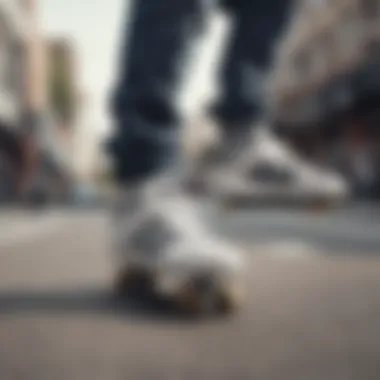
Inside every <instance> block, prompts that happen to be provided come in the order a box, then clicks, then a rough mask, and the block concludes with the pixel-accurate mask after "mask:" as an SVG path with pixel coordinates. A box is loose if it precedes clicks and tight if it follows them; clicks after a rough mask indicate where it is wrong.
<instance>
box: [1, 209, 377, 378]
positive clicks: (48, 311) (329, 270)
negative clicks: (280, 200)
mask: <svg viewBox="0 0 380 380" xmlns="http://www.w3.org/2000/svg"><path fill="white" fill-rule="evenodd" d="M354 215H356V218H355V219H350V218H347V215H345V216H344V217H343V216H342V215H335V216H329V217H311V216H310V215H309V216H304V215H300V214H287V213H277V214H276V213H274V212H273V213H265V212H263V211H262V212H261V214H260V213H255V214H254V215H253V214H252V213H243V214H240V215H230V216H229V215H224V214H223V216H221V215H219V216H216V215H213V216H211V219H213V220H214V221H215V225H216V228H217V229H219V230H222V231H225V232H228V233H229V234H230V235H231V237H232V238H234V239H235V240H236V241H237V242H238V243H239V244H241V245H244V246H245V247H247V248H248V249H249V253H248V254H247V257H246V258H247V267H248V269H249V276H248V278H247V285H248V289H249V296H248V298H247V302H246V304H245V306H244V308H243V310H242V311H241V313H239V314H238V315H236V316H235V317H233V318H229V319H226V320H223V319H220V320H208V321H189V320H186V319H183V318H180V317H179V316H177V315H175V313H173V312H171V311H170V310H167V309H165V308H155V307H153V306H152V305H143V304H136V303H132V302H130V301H123V300H120V299H118V298H116V297H115V296H114V295H113V294H112V291H111V286H110V284H111V281H112V273H113V268H112V261H111V260H110V258H111V254H110V251H109V234H108V228H107V227H108V223H107V217H106V216H105V214H104V213H103V212H102V211H83V212H72V211H65V212H63V211H49V212H47V213H41V214H33V213H30V212H26V211H19V212H7V213H6V214H4V213H0V379H2V380H3V379H4V380H8V379H11V380H13V379H18V380H19V379H20V380H21V379H25V380H45V379H46V380H52V379H54V380H61V379H62V380H76V379H78V380H87V379H88V380H90V379H91V380H98V379H99V380H103V379H107V380H119V379H120V380H125V379H128V380H129V379H165V380H170V379H173V380H174V379H175V380H178V379H189V380H190V379H205V380H213V379H218V380H219V379H233V378H236V379H260V380H277V379H278V380H297V379H307V380H321V379H323V380H330V379H331V380H351V379H355V380H356V379H357V380H371V379H374V380H377V379H378V378H379V373H380V333H379V332H380V318H379V315H380V257H378V256H377V255H376V247H378V248H380V244H379V245H376V244H377V243H376V242H380V239H379V238H378V237H377V236H375V235H376V234H375V228H376V225H375V224H374V223H375V220H374V219H371V220H372V221H371V222H369V221H368V216H365V214H364V213H363V214H360V215H361V216H360V218H362V220H360V218H359V213H357V212H356V213H354ZM334 218H335V219H334ZM371 218H372V216H371ZM350 220H351V221H350ZM353 220H356V221H357V222H355V221H353ZM338 221H341V222H342V223H338ZM343 221H344V222H343ZM365 221H366V222H365ZM355 223H356V224H357V225H361V226H362V225H366V224H365V223H367V224H368V226H367V227H365V228H362V227H357V228H356V227H355V225H356V224H355ZM363 223H364V224H363ZM333 226H335V227H336V229H337V231H338V232H337V233H339V234H340V237H339V238H334V234H333V232H332V230H331V229H332V228H333ZM371 226H372V227H371ZM374 226H375V227H374ZM260 231H261V232H260ZM281 231H282V233H281ZM324 231H325V232H324ZM326 231H327V232H326ZM352 231H356V232H352ZM358 231H359V232H358ZM379 232H380V229H379ZM324 233H325V235H326V234H327V235H326V236H330V238H326V236H324ZM362 234H364V235H362ZM366 234H367V235H366ZM379 235H380V233H379ZM348 237H349V238H350V239H351V240H350V239H348ZM375 237H376V239H375ZM367 238H368V239H367ZM342 239H343V241H342ZM347 239H348V242H347ZM370 239H372V240H371V244H367V246H365V249H363V250H360V249H359V250H357V249H356V248H357V247H359V246H360V244H361V243H360V242H362V241H364V242H366V241H367V243H368V240H370ZM332 241H333V242H335V244H331V242H332ZM326 242H327V243H326ZM353 242H355V244H356V245H357V246H355V249H354V248H352V247H351V249H350V250H345V249H344V247H345V246H347V244H348V245H350V246H351V245H352V244H353ZM324 243H325V244H324ZM337 243H339V244H337ZM364 245H365V244H364ZM379 252H380V251H379Z"/></svg>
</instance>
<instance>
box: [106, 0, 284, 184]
mask: <svg viewBox="0 0 380 380" xmlns="http://www.w3.org/2000/svg"><path fill="white" fill-rule="evenodd" d="M214 3H215V1H214V0H136V1H135V3H134V4H133V6H132V13H133V16H132V19H131V24H130V25H128V28H127V29H126V30H125V36H126V37H125V38H124V41H125V42H124V43H125V45H124V46H123V48H122V54H121V57H120V58H121V59H120V61H121V62H120V72H119V77H118V82H117V88H116V91H115V96H114V98H113V102H112V113H113V116H114V118H115V123H116V135H115V139H114V143H113V145H112V150H113V153H114V156H115V160H116V171H117V175H118V177H119V179H122V180H131V181H133V180H139V179H141V178H144V177H148V176H151V175H153V174H154V173H156V172H158V171H161V170H164V169H167V168H168V166H170V165H172V164H173V162H175V161H176V157H178V153H179V152H178V149H179V143H178V142H179V132H180V124H181V122H180V117H179V115H178V110H177V107H176V96H177V88H178V85H179V84H180V80H181V68H182V66H183V60H184V59H185V57H186V53H187V52H188V49H189V47H190V45H191V42H192V41H193V40H194V37H196V36H197V34H199V33H200V32H201V31H202V26H203V23H204V22H205V21H206V19H207V17H206V16H207V11H208V9H209V7H211V6H214V5H216V4H214ZM218 5H220V6H223V7H224V8H225V10H226V12H228V13H229V15H230V16H231V20H232V22H233V23H234V27H233V32H232V35H231V38H230V41H229V45H228V47H227V50H226V55H225V57H224V60H223V62H221V69H220V71H219V80H220V83H221V94H220V97H219V100H218V102H217V103H216V104H215V105H214V106H213V107H212V112H213V115H214V117H215V118H217V120H218V122H219V124H220V126H221V127H222V128H225V129H227V130H228V129H229V128H237V127H239V128H241V127H242V126H245V127H248V126H251V125H252V122H253V121H254V120H255V119H256V118H257V117H258V116H259V114H261V113H263V112H264V111H265V103H264V102H265V97H264V94H263V90H264V79H265V77H266V73H267V72H268V70H269V68H270V64H271V55H272V54H271V53H272V50H273V45H274V42H275V41H276V40H277V38H278V37H279V35H280V32H281V30H282V29H283V27H284V25H286V20H287V18H288V17H287V16H288V15H289V13H290V5H291V0H227V1H226V0H222V3H219V4H218ZM127 35H128V38H127Z"/></svg>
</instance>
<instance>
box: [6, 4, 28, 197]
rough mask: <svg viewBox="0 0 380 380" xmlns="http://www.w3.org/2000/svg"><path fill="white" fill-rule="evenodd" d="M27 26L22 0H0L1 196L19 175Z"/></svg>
mask: <svg viewBox="0 0 380 380" xmlns="http://www.w3.org/2000/svg"><path fill="white" fill-rule="evenodd" d="M28 26H29V22H28V15H27V13H26V12H25V8H23V4H22V3H21V2H17V1H14V0H1V1H0V177H1V181H0V183H1V186H0V200H2V199H4V198H6V197H9V196H12V195H13V194H14V193H15V191H16V190H15V188H16V187H17V184H18V182H19V179H20V176H19V171H20V167H21V166H22V151H23V147H22V145H21V141H20V135H21V134H22V130H21V129H22V128H21V119H22V114H23V112H24V109H25V107H26V104H27V95H26V87H27V84H26V77H27V55H28V45H29V44H30V39H29V37H30V35H29V33H28Z"/></svg>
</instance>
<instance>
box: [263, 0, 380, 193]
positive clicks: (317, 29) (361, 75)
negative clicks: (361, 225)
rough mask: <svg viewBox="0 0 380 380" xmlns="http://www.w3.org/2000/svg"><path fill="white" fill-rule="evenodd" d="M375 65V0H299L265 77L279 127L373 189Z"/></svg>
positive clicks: (378, 25)
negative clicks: (273, 65)
mask: <svg viewBox="0 0 380 380" xmlns="http://www.w3.org/2000/svg"><path fill="white" fill-rule="evenodd" d="M379 67H380V0H320V1H318V0H314V1H312V0H302V1H300V2H299V4H298V8H297V9H296V12H295V15H294V18H293V23H292V25H291V28H290V30H289V31H288V33H287V35H286V36H285V38H284V40H283V41H282V43H281V45H280V47H279V49H278V51H277V60H276V66H275V67H274V73H273V76H272V77H271V83H270V95H271V97H270V99H271V105H272V111H273V116H274V119H275V120H276V121H277V124H278V125H279V129H280V130H281V131H282V132H283V133H284V134H286V135H288V136H289V137H291V138H292V139H293V141H294V142H295V144H296V145H297V146H298V147H299V148H300V149H301V150H302V151H303V152H304V153H305V154H307V155H309V156H310V158H314V159H318V160H320V162H321V163H329V164H333V165H336V166H337V167H338V168H340V169H341V170H342V171H343V173H344V174H346V175H347V177H348V178H349V179H350V180H351V181H352V183H353V184H354V186H355V187H357V188H358V189H359V192H360V193H366V194H369V191H368V189H369V188H370V187H371V188H377V190H376V192H377V193H378V195H380V156H379V147H380V131H379V125H380V112H379V110H380V107H379V105H380V70H379ZM364 188H366V189H367V190H365V191H364V190H363V189H364Z"/></svg>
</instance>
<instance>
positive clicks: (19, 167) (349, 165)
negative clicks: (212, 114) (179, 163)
mask: <svg viewBox="0 0 380 380" xmlns="http://www.w3.org/2000/svg"><path fill="white" fill-rule="evenodd" d="M130 6H131V4H130V2H128V1H123V0H108V1H102V0H92V1H80V2H78V1H74V0H39V1H38V0H18V1H16V0H1V1H0V379H5V380H8V379H12V380H13V379H27V380H30V379H32V380H33V379H36V380H37V379H38V380H42V379H47V380H50V379H57V380H59V379H65V380H66V379H80V380H86V379H150V378H158V379H207V380H211V379H231V378H234V377H236V378H238V379H253V378H257V379H264V380H266V379H268V380H272V379H273V380H274V379H282V380H287V379H289V380H294V379H307V380H314V379H315V380H319V379H326V380H330V379H331V380H340V379H342V380H348V379H355V380H356V379H358V380H359V379H360V380H371V379H374V380H375V379H378V378H379V373H380V367H379V362H380V339H379V331H380V321H379V318H378V316H379V314H380V295H379V294H380V292H379V290H380V257H379V255H380V215H379V210H380V206H379V202H378V201H379V196H380V149H379V144H380V139H379V137H380V135H379V128H378V125H379V122H380V111H379V109H380V108H379V104H380V102H379V101H380V97H379V95H380V70H379V67H380V1H378V0H372V1H370V0H355V1H354V0H352V1H349V0H340V1H336V2H328V1H322V0H321V1H311V0H304V1H300V2H299V5H298V6H297V7H295V10H294V15H293V16H292V19H291V22H290V25H289V27H288V29H287V30H286V31H285V33H284V35H283V36H282V37H281V39H280V40H279V42H278V44H277V45H276V47H275V48H274V52H273V55H274V65H273V70H272V72H271V74H270V76H269V78H268V99H270V104H271V111H272V118H273V120H275V125H276V129H277V131H278V133H279V134H280V135H281V136H283V138H284V139H286V141H288V142H289V144H291V145H292V146H293V147H294V148H296V149H297V151H298V152H299V153H300V154H301V155H302V156H304V157H305V159H308V160H311V161H314V162H316V163H317V164H319V165H328V166H331V167H333V168H334V169H336V170H337V171H339V172H340V173H341V174H342V175H343V176H344V177H345V178H346V180H347V181H348V183H349V184H350V186H351V188H352V196H351V197H350V199H349V201H347V202H346V203H345V204H344V205H342V206H341V207H339V208H337V209H333V210H326V209H325V207H311V208H303V207H296V208H294V207H281V208H280V207H278V206H275V205H272V206H271V205H270V204H269V205H267V206H266V207H260V208H258V207H256V208H255V207H251V208H246V209H241V210H236V211H231V210H220V209H217V208H216V207H215V205H214V204H213V203H212V202H211V201H209V200H202V202H204V207H203V208H204V213H205V217H206V220H207V221H208V222H209V224H210V225H211V227H212V229H213V230H214V231H216V232H218V233H220V234H222V235H224V236H225V237H227V238H229V239H231V240H233V241H234V242H236V243H238V244H239V245H241V246H242V247H244V248H245V249H246V250H247V251H248V255H247V257H246V258H245V259H246V261H247V269H248V278H247V289H248V296H247V301H246V303H245V305H244V306H243V308H242V310H241V312H239V313H238V314H237V315H235V316H233V317H231V318H228V319H218V320H204V321H189V320H184V319H183V318H181V317H179V316H178V315H175V313H172V312H171V311H169V310H167V309H166V308H165V306H164V305H156V304H153V305H151V304H149V305H146V304H139V303H136V302H130V301H128V300H120V299H118V298H117V297H116V296H115V295H114V294H113V291H112V283H113V276H114V268H113V265H112V264H113V263H112V252H111V246H112V244H111V235H112V234H111V232H112V231H111V228H112V227H111V223H110V221H111V215H110V213H109V208H110V205H111V204H112V200H113V194H114V190H115V183H114V180H113V173H112V166H111V165H110V161H109V157H108V156H107V154H106V149H104V148H105V144H106V141H107V137H108V136H109V134H110V133H111V131H112V121H111V118H110V115H109V112H108V97H109V92H110V90H112V86H113V84H114V83H113V82H114V80H115V78H116V74H115V69H116V66H115V62H116V58H117V54H118V47H119V46H120V42H121V41H120V36H121V35H120V32H121V30H122V28H123V25H124V22H125V20H127V22H128V17H129V16H130ZM209 21H210V22H209V26H208V27H207V30H206V31H205V36H204V38H203V39H202V40H200V41H199V42H198V43H197V44H196V46H195V48H196V49H195V51H194V54H193V55H192V56H191V59H190V60H189V62H188V69H187V71H186V72H187V75H186V78H185V82H184V85H183V88H182V90H181V93H180V94H179V103H180V107H181V109H182V111H183V115H184V116H185V120H187V122H186V123H185V124H186V125H184V130H183V139H182V140H183V149H184V152H185V153H186V155H185V156H186V158H187V159H188V160H191V159H193V158H194V157H195V156H197V155H198V154H199V153H200V151H201V150H202V148H203V147H204V146H206V145H207V144H208V143H209V142H210V141H212V140H213V139H214V132H215V131H214V130H213V129H212V128H211V126H210V125H209V124H208V121H207V120H206V119H205V117H204V115H203V113H202V109H203V107H204V106H205V105H206V104H207V103H208V102H209V101H210V99H212V98H213V97H215V96H216V95H217V91H218V83H217V80H216V79H215V78H216V66H217V62H218V58H219V57H220V56H221V55H222V53H223V49H224V43H223V42H224V39H225V37H226V36H228V32H229V30H230V24H229V20H228V18H227V17H226V15H224V14H222V13H220V12H218V11H216V12H215V13H212V14H210V20H209Z"/></svg>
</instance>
